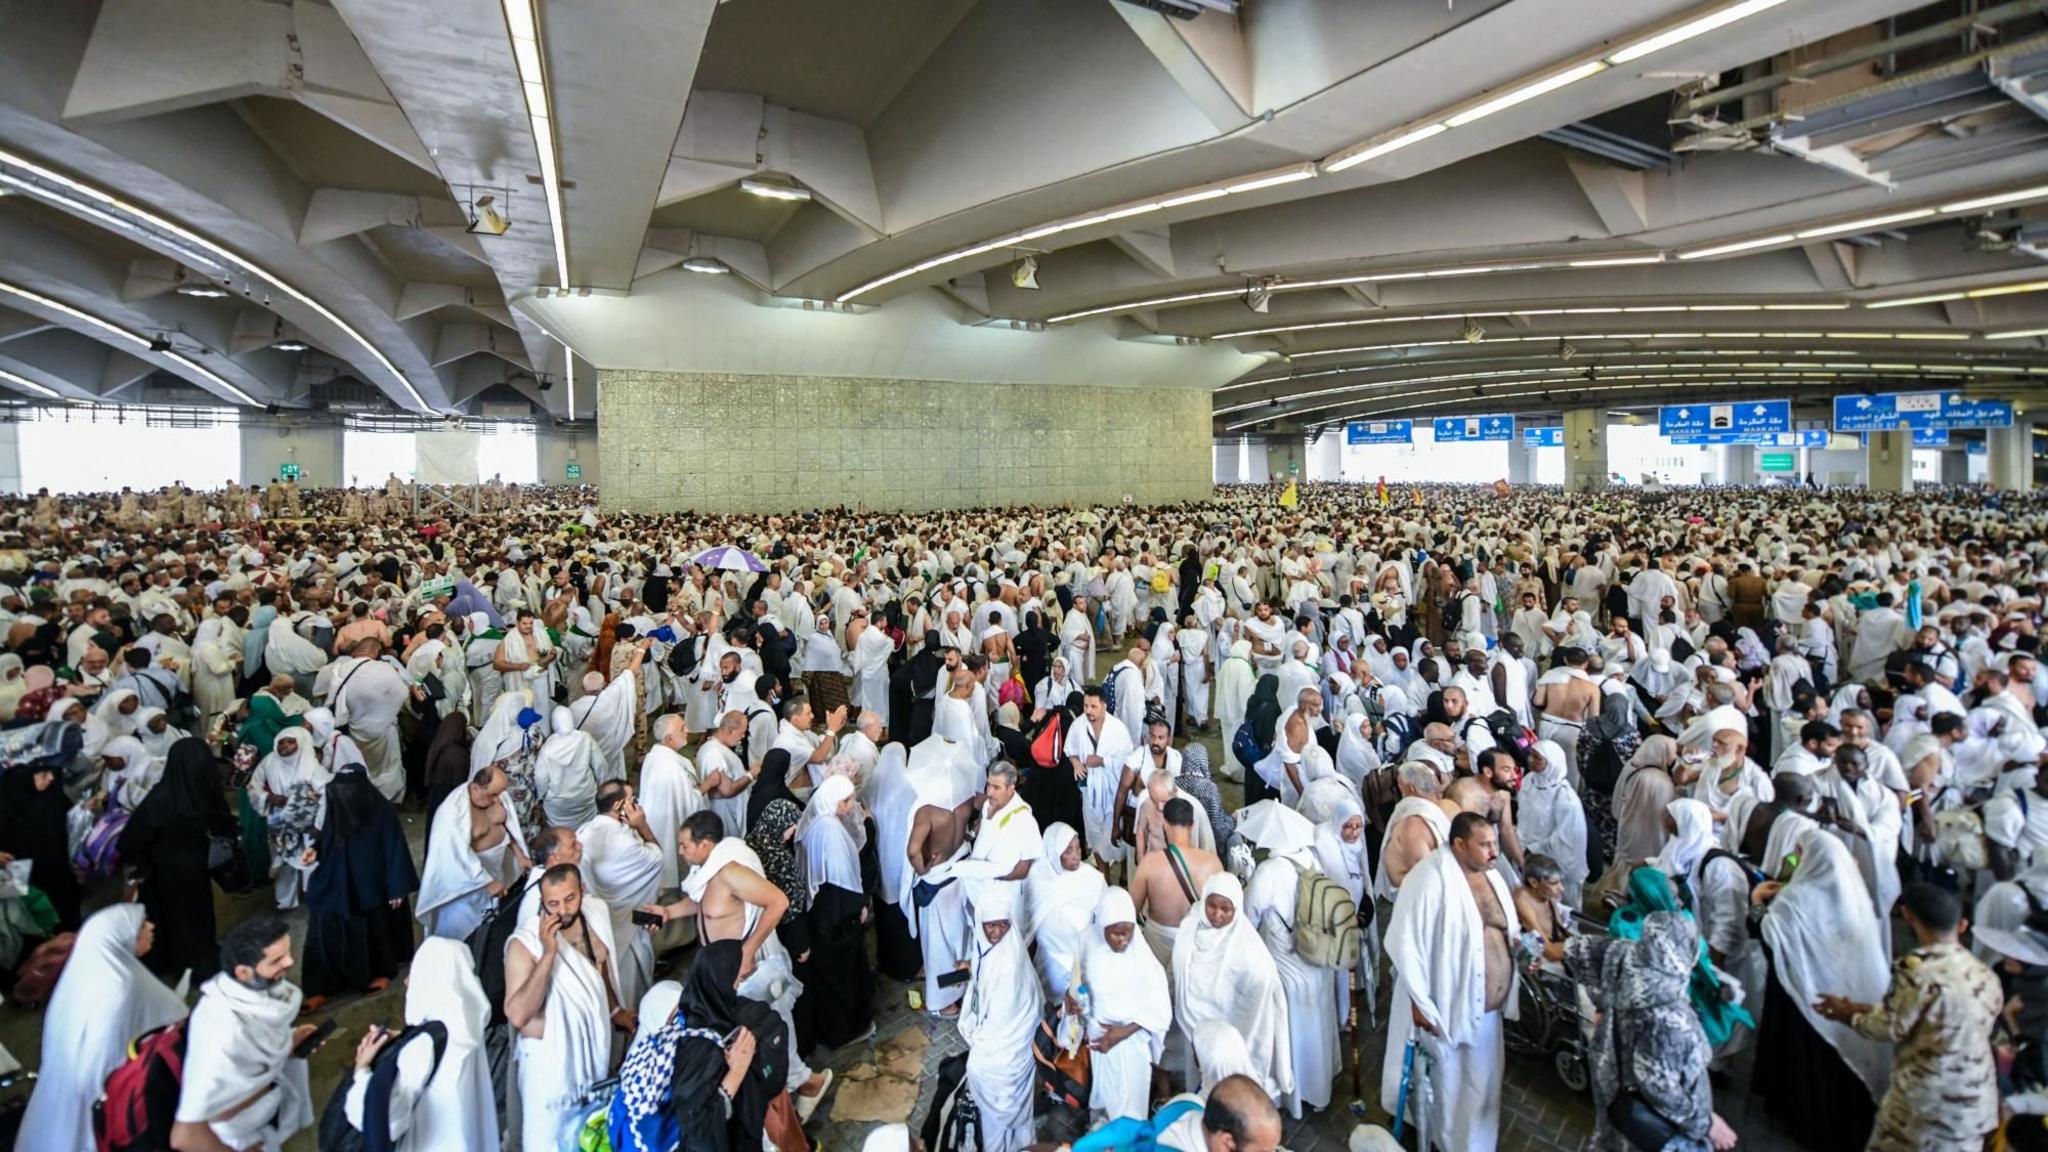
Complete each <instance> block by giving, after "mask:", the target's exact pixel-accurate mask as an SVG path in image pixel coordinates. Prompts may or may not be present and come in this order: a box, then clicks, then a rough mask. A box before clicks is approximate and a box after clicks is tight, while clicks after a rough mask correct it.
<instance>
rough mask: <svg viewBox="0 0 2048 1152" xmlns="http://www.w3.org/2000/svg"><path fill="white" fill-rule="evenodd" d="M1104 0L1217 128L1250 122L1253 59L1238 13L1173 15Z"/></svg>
mask: <svg viewBox="0 0 2048 1152" xmlns="http://www.w3.org/2000/svg"><path fill="white" fill-rule="evenodd" d="M1108 3H1109V6H1110V8H1112V9H1113V10H1115V12H1116V14H1117V15H1118V16H1121V17H1123V21H1124V23H1125V24H1127V25H1129V26H1130V29H1131V32H1132V33H1133V34H1135V35H1136V36H1137V37H1138V41H1139V43H1141V44H1143V45H1144V46H1145V48H1146V50H1147V51H1149V52H1151V53H1152V56H1153V58H1154V59H1156V60H1158V61H1159V66H1160V67H1161V68H1164V69H1165V70H1166V74H1167V75H1169V76H1171V77H1173V82H1174V83H1175V84H1177V85H1179V86H1180V90H1181V92H1182V93H1184V94H1185V95H1186V96H1187V98H1188V102H1189V103H1191V104H1193V105H1194V106H1195V107H1196V108H1199V109H1201V112H1202V115H1203V116H1204V117H1206V118H1207V119H1208V121H1209V123H1210V124H1211V125H1213V126H1214V127H1215V129H1216V131H1217V132H1218V133H1224V132H1235V131H1236V130H1237V129H1239V128H1242V127H1244V126H1245V125H1246V124H1248V123H1250V122H1251V119H1252V116H1253V112H1252V76H1251V61H1250V59H1249V54H1248V53H1247V52H1246V50H1245V44H1244V33H1243V31H1242V30H1241V29H1240V28H1239V27H1238V22H1237V17H1236V16H1234V15H1231V14H1229V13H1224V12H1204V13H1202V14H1201V15H1199V16H1196V17H1195V18H1194V19H1192V20H1175V19H1172V18H1171V17H1168V16H1164V15H1161V14H1160V13H1158V12H1154V11H1152V10H1151V9H1149V8H1140V7H1138V6H1137V5H1135V4H1121V3H1117V2H1116V0H1108Z"/></svg>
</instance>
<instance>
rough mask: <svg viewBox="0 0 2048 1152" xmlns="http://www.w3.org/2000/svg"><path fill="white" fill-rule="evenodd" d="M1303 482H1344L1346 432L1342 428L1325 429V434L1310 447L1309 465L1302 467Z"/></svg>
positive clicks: (1317, 438)
mask: <svg viewBox="0 0 2048 1152" xmlns="http://www.w3.org/2000/svg"><path fill="white" fill-rule="evenodd" d="M1301 478H1302V479H1303V480H1342V479H1343V478H1344V432H1343V430H1342V429H1340V428H1325V429H1323V434H1322V435H1321V436H1318V437H1316V438H1315V440H1314V441H1313V442H1311V443H1310V444H1309V446H1308V463H1307V464H1306V465H1304V466H1303V467H1302V470H1301Z"/></svg>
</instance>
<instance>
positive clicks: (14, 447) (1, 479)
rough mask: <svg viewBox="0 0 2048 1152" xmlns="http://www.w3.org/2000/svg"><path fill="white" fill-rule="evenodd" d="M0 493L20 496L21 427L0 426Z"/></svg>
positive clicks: (13, 425) (10, 424) (8, 424)
mask: <svg viewBox="0 0 2048 1152" xmlns="http://www.w3.org/2000/svg"><path fill="white" fill-rule="evenodd" d="M0 492H4V493H6V494H7V495H9V496H20V495H22V487H21V425H19V424H15V423H11V422H10V423H7V424H0Z"/></svg>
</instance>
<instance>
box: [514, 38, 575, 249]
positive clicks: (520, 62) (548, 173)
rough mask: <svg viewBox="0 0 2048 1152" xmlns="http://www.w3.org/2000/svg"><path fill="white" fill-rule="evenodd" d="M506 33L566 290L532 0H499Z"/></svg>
mask: <svg viewBox="0 0 2048 1152" xmlns="http://www.w3.org/2000/svg"><path fill="white" fill-rule="evenodd" d="M501 6H502V7H503V8H504V10H505V31H506V34H507V35H508V36H510V37H511V40H512V60H513V64H514V66H515V67H516V68H517V69H518V72H519V89H520V91H521V93H523V95H524V98H525V102H526V117H527V122H528V123H529V124H531V125H532V127H533V150H534V154H535V156H536V157H537V158H538V160H539V161H540V186H541V193H542V195H543V197H544V198H545V199H546V200H547V205H548V220H549V224H550V231H551V232H552V234H553V238H554V242H555V285H556V286H557V287H559V288H564V289H566V288H568V287H569V236H568V231H567V229H566V227H565V225H564V223H563V221H562V173H561V169H560V158H559V157H558V156H556V154H555V134H554V119H553V117H554V112H553V108H552V105H551V103H550V101H549V97H548V76H547V59H546V55H545V53H543V52H542V51H541V43H540V29H539V26H538V24H537V23H536V21H535V20H534V11H533V0H502V5H501Z"/></svg>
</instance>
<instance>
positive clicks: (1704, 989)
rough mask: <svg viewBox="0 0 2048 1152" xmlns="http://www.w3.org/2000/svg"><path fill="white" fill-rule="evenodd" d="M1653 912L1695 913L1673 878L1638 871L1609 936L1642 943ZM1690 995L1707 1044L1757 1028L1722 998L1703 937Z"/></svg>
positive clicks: (1648, 870)
mask: <svg viewBox="0 0 2048 1152" xmlns="http://www.w3.org/2000/svg"><path fill="white" fill-rule="evenodd" d="M1652 912H1678V913H1682V914H1683V915H1684V916H1685V918H1686V919H1688V920H1690V919H1692V913H1691V912H1690V911H1688V910H1686V908H1685V907H1683V906H1682V905H1680V904H1679V902H1678V890H1677V889H1675V888H1673V887H1672V885H1671V877H1669V876H1666V875H1665V874H1664V873H1663V872H1662V871H1661V870H1659V869H1656V868H1650V867H1643V868H1638V869H1636V870H1635V871H1633V872H1631V873H1629V876H1628V902H1627V903H1625V904H1623V905H1622V906H1621V907H1619V908H1617V909H1615V910H1614V915H1613V916H1611V917H1609V918H1608V921H1607V934H1608V935H1609V936H1612V937H1613V938H1615V939H1616V940H1640V939H1642V936H1643V920H1644V919H1645V918H1646V917H1648V916H1649V915H1650V913H1652ZM1686 995H1687V998H1688V999H1690V1000H1691V1001H1692V1010H1693V1014H1694V1015H1696V1016H1698V1017H1699V1018H1700V1027H1701V1028H1703V1029H1705V1030H1706V1033H1707V1043H1708V1044H1710V1045H1712V1046H1714V1047H1717V1048H1718V1047H1720V1046H1721V1045H1722V1044H1723V1043H1725V1042H1726V1041H1727V1039H1728V1037H1730V1036H1732V1035H1734V1033H1735V1028H1736V1026H1737V1025H1741V1024H1747V1025H1749V1026H1750V1027H1752V1028H1754V1027H1756V1021H1755V1020H1752V1019H1750V1015H1749V1013H1748V1012H1747V1011H1745V1010H1744V1009H1743V1007H1742V1005H1741V1004H1740V1003H1737V1002H1735V1001H1731V1000H1723V999H1722V998H1721V978H1720V977H1719V976H1717V975H1716V974H1715V973H1714V962H1713V960H1712V958H1711V957H1709V956H1708V954H1707V940H1706V937H1705V936H1701V937H1700V954H1699V958H1698V959H1697V960H1695V961H1694V962H1693V966H1692V980H1691V981H1690V983H1689V984H1688V985H1687V987H1686Z"/></svg>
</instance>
